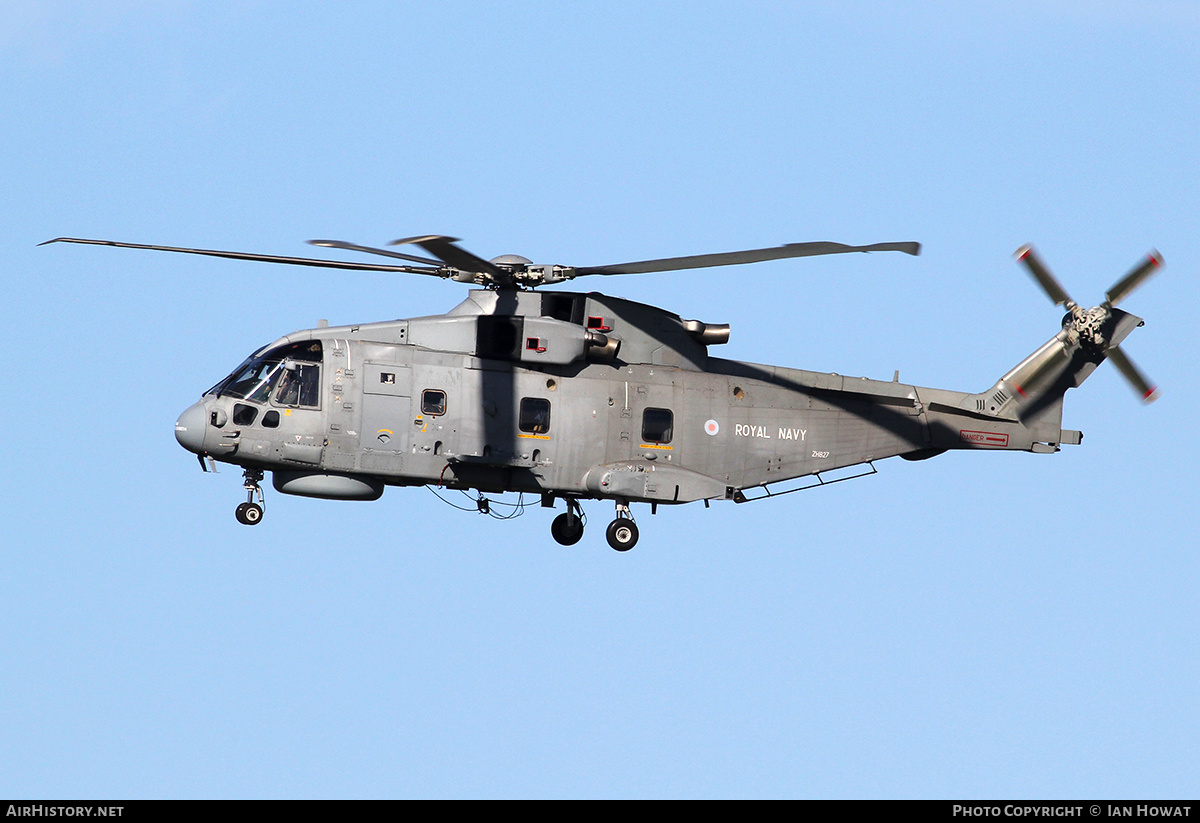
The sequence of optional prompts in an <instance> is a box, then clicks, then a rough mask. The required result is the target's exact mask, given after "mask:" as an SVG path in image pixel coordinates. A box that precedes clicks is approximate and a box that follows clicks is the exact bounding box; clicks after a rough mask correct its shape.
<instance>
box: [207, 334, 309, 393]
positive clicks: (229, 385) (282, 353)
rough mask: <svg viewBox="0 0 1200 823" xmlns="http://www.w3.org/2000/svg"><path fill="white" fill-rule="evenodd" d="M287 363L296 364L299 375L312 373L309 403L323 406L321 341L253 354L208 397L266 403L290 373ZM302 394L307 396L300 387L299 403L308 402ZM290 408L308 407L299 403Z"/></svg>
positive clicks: (213, 389) (290, 344)
mask: <svg viewBox="0 0 1200 823" xmlns="http://www.w3.org/2000/svg"><path fill="white" fill-rule="evenodd" d="M284 361H288V362H290V363H292V364H293V365H294V366H295V367H296V370H297V371H299V370H301V369H304V370H307V369H309V368H311V369H312V374H311V375H304V377H305V378H306V379H307V380H309V381H312V385H313V388H312V392H311V394H310V395H309V396H308V399H311V400H312V403H311V405H314V406H316V405H319V403H318V401H317V399H316V398H317V396H318V394H319V392H318V391H317V388H318V387H319V385H320V378H319V376H318V374H317V373H318V371H319V366H318V364H319V363H320V362H321V341H320V340H305V341H303V342H301V343H288V344H285V345H283V346H276V347H275V348H273V349H270V350H268V351H265V352H260V353H255V354H252V355H251V356H250V357H248V358H246V360H245V362H244V363H242V365H240V366H238V367H237V368H236V369H234V370H233V373H232V374H230V375H229V376H228V377H226V378H225V379H224V380H222V381H221V382H220V383H218V384H217V385H215V386H213V387H212V388H211V389H209V390H208V391H206V392H205V394H215V395H217V396H218V397H237V398H240V399H243V400H250V401H253V402H255V403H265V402H267V398H268V397H270V396H271V391H272V389H274V388H275V386H276V384H277V383H278V382H279V381H280V378H281V377H282V375H283V373H284V372H285V371H287V369H285V368H284ZM297 376H299V375H297ZM302 394H303V392H301V391H300V389H299V387H297V395H296V399H297V401H299V400H301V399H304V398H302V397H301V395H302ZM287 405H308V404H307V403H304V404H301V403H299V402H297V403H294V404H287Z"/></svg>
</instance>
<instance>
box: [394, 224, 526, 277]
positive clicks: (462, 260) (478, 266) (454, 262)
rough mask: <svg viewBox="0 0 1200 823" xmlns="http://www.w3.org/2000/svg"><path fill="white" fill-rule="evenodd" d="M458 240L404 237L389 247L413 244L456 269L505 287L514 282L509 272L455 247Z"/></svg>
mask: <svg viewBox="0 0 1200 823" xmlns="http://www.w3.org/2000/svg"><path fill="white" fill-rule="evenodd" d="M456 240H458V238H457V237H446V236H444V235H440V234H428V235H424V236H422V237H404V238H401V239H400V240H393V241H392V242H390V243H388V245H389V246H402V245H405V244H408V243H411V244H413V245H414V246H420V247H421V248H423V249H425V251H427V252H429V253H430V254H432V255H433V256H434V257H436V258H437V259H438V260H441V261H442V262H443V263H446V264H447V265H450V266H453V267H454V268H456V269H462V270H463V271H469V272H475V273H476V274H486V275H488V276H490V277H491V278H492V279H493V280H494V281H495V282H496V283H497V284H498V285H504V284H508V283H511V282H512V276H511V275H510V274H509V273H508V272H506V271H504V270H503V269H501V268H499V267H497V266H494V265H492V264H491V263H489V262H488V261H486V260H484V259H483V258H482V257H476V256H475V255H473V254H471V253H470V252H469V251H467V250H466V249H464V248H461V247H459V246H456V245H454V243H455V241H456Z"/></svg>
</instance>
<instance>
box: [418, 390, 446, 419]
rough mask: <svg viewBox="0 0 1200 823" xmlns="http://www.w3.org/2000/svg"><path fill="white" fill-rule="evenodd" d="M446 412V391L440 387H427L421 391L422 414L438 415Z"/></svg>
mask: <svg viewBox="0 0 1200 823" xmlns="http://www.w3.org/2000/svg"><path fill="white" fill-rule="evenodd" d="M445 413H446V393H445V392H444V391H440V390H438V389H426V390H425V391H423V392H421V414H429V415H433V416H434V417H437V416H438V415H439V414H445Z"/></svg>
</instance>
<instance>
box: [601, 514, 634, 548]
mask: <svg viewBox="0 0 1200 823" xmlns="http://www.w3.org/2000/svg"><path fill="white" fill-rule="evenodd" d="M604 536H605V537H607V538H608V545H610V546H612V547H613V548H614V549H616V550H617V551H619V552H627V551H629V550H630V549H632V548H633V547H634V546H636V545H637V541H638V527H637V524H636V523H634V522H633V521H632V520H628V519H626V518H624V517H618V518H617V519H616V520H614V521H613V522H611V523H609V524H608V531H606V532H605V533H604Z"/></svg>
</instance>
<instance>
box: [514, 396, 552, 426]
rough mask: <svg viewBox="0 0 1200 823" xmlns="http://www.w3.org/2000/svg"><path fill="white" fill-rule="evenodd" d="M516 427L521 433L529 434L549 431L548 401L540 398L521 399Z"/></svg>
mask: <svg viewBox="0 0 1200 823" xmlns="http://www.w3.org/2000/svg"><path fill="white" fill-rule="evenodd" d="M518 425H519V427H520V429H521V431H523V432H529V433H530V434H545V433H546V432H548V431H550V401H549V400H543V399H542V398H540V397H522V398H521V414H520V419H519V423H518Z"/></svg>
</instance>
